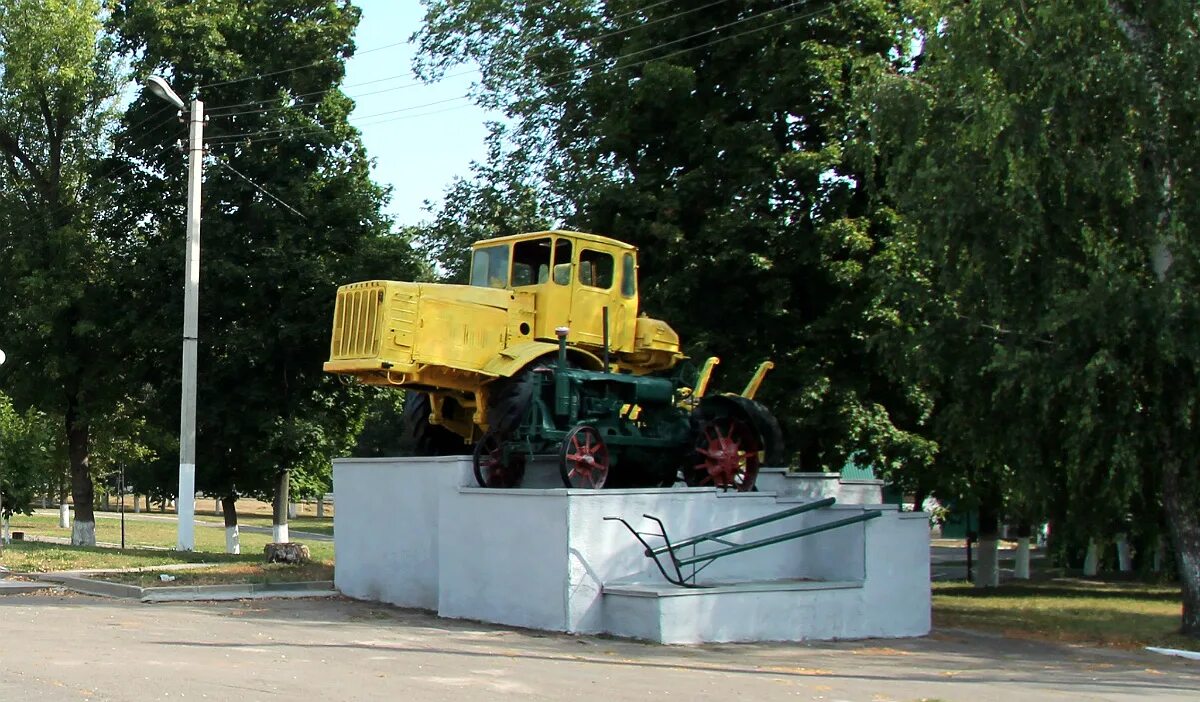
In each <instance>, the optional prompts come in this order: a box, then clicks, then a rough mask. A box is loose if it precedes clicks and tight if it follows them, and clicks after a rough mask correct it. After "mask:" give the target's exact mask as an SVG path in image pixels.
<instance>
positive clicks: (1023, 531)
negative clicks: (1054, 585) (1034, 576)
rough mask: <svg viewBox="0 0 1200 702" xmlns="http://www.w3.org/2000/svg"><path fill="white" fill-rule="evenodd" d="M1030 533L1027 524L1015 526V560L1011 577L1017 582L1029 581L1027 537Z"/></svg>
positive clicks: (1031, 531) (1022, 523) (1030, 529)
mask: <svg viewBox="0 0 1200 702" xmlns="http://www.w3.org/2000/svg"><path fill="white" fill-rule="evenodd" d="M1032 533H1033V529H1032V528H1031V527H1030V525H1029V523H1028V522H1021V523H1020V524H1019V525H1017V560H1016V564H1015V565H1014V566H1013V577H1015V578H1017V579H1018V580H1028V579H1029V536H1030V534H1032Z"/></svg>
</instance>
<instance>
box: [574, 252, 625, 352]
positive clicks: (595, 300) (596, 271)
mask: <svg viewBox="0 0 1200 702" xmlns="http://www.w3.org/2000/svg"><path fill="white" fill-rule="evenodd" d="M579 244H580V245H579V252H578V253H577V254H576V256H575V276H574V280H573V283H574V285H573V288H574V296H573V298H572V300H571V323H570V327H571V334H570V336H569V337H568V339H569V340H570V341H572V342H574V343H577V344H586V345H589V346H595V347H597V348H599V347H602V346H603V345H604V308H605V307H608V308H609V334H610V336H611V335H612V332H613V329H614V328H620V327H623V326H624V324H625V320H624V319H621V318H620V317H623V310H621V309H620V307H621V306H620V305H616V304H613V303H614V294H615V285H616V280H617V276H616V271H617V260H616V257H615V256H614V255H613V254H612V252H610V251H604V250H601V249H599V248H598V247H597V248H592V247H589V246H588V244H587V243H586V242H579ZM610 344H611V341H610Z"/></svg>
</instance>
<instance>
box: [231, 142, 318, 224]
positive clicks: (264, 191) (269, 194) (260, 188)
mask: <svg viewBox="0 0 1200 702" xmlns="http://www.w3.org/2000/svg"><path fill="white" fill-rule="evenodd" d="M213 162H215V163H216V164H217V165H218V166H224V167H225V168H228V169H229V170H230V171H232V172H233V174H234V175H236V176H238V177H239V178H241V179H242V180H244V181H246V182H247V183H249V184H250V185H252V186H254V188H255V189H256V190H258V192H260V193H262V194H263V195H266V196H267V197H269V198H271V199H272V200H274V201H275V202H277V203H279V204H280V205H283V206H284V207H285V208H287V209H288V210H289V211H291V212H292V213H293V214H295V215H296V216H297V217H299V218H300V219H305V220H306V219H308V217H305V216H304V215H303V214H301V213H300V210H297V209H296V208H295V207H292V206H291V205H289V204H287V203H286V202H284V201H283V200H281V199H279V198H278V197H276V196H275V194H274V193H272V192H271V191H270V190H267V189H266V188H264V187H263V186H261V185H259V184H258V183H256V182H254V181H253V180H252V179H251V178H250V176H248V175H246V174H244V173H242V172H241V171H239V170H238V169H236V168H234V167H233V166H232V165H231V164H230V163H229V161H228V160H227V159H225V158H223V157H221V156H214V157H213Z"/></svg>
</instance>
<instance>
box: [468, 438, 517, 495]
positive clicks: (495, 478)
mask: <svg viewBox="0 0 1200 702" xmlns="http://www.w3.org/2000/svg"><path fill="white" fill-rule="evenodd" d="M474 464H475V481H476V482H477V483H479V487H487V488H514V487H517V486H518V485H520V484H521V479H522V478H524V477H525V456H523V455H521V454H519V453H513V452H510V453H509V454H508V455H507V456H505V454H504V444H503V442H501V440H500V437H499V436H498V435H496V434H495V433H493V432H488V433H486V434H484V435H483V438H482V439H480V440H479V443H477V444H475V455H474Z"/></svg>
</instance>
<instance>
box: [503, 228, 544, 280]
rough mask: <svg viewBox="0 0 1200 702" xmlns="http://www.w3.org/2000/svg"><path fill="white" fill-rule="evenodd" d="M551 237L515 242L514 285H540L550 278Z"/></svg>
mask: <svg viewBox="0 0 1200 702" xmlns="http://www.w3.org/2000/svg"><path fill="white" fill-rule="evenodd" d="M550 244H551V239H550V237H545V238H544V239H530V240H529V241H518V242H517V243H515V244H513V249H512V250H513V263H512V286H513V287H514V288H516V287H520V286H522V285H540V284H541V283H545V282H546V281H548V280H550Z"/></svg>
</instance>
